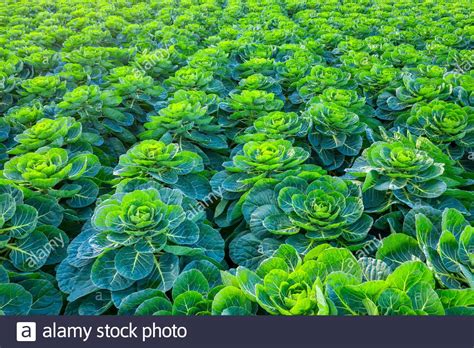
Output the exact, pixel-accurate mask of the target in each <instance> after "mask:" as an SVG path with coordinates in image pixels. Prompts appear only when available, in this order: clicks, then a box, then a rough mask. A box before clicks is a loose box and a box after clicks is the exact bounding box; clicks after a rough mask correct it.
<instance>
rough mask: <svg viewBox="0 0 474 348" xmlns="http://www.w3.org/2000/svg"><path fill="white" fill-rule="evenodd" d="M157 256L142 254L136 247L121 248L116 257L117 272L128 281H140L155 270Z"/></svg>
mask: <svg viewBox="0 0 474 348" xmlns="http://www.w3.org/2000/svg"><path fill="white" fill-rule="evenodd" d="M154 262H155V256H154V255H153V254H152V253H141V252H139V251H137V250H136V249H135V248H134V247H131V246H127V247H124V248H121V249H120V250H119V251H118V252H117V254H116V255H115V267H116V268H117V272H118V273H119V274H120V275H121V276H123V277H125V278H128V279H132V280H140V279H143V278H145V277H146V276H147V275H149V274H150V273H151V271H152V270H153V266H154Z"/></svg>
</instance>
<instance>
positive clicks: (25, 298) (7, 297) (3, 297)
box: [0, 284, 33, 315]
mask: <svg viewBox="0 0 474 348" xmlns="http://www.w3.org/2000/svg"><path fill="white" fill-rule="evenodd" d="M32 303H33V296H31V294H30V293H29V292H28V291H26V290H25V288H23V287H22V286H21V285H19V284H0V310H1V311H2V312H3V313H4V314H6V315H27V314H28V313H29V312H30V309H31V305H32Z"/></svg>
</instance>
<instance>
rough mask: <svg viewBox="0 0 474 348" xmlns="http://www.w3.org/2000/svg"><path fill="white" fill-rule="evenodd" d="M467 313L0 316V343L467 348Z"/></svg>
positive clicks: (66, 347) (4, 347) (10, 347)
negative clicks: (438, 315) (380, 315)
mask: <svg viewBox="0 0 474 348" xmlns="http://www.w3.org/2000/svg"><path fill="white" fill-rule="evenodd" d="M473 324H474V318H472V317H290V318H287V317H270V316H268V317H267V316H263V317H128V316H101V317H76V316H74V317H73V316H61V317H59V316H49V317H46V316H27V317H2V318H0V334H1V335H0V347H1V348H15V347H51V348H54V347H60V348H74V347H113V348H121V347H127V348H136V347H152V346H153V347H203V348H204V347H206V348H209V347H216V348H217V347H232V348H233V347H235V348H237V347H239V348H240V347H242V348H243V347H245V348H247V347H272V348H275V347H288V348H294V347H301V348H305V347H312V348H313V347H324V348H326V347H330V348H333V347H334V348H342V347H351V348H354V347H357V348H359V347H360V348H362V347H364V348H385V347H387V348H423V347H426V348H428V347H430V348H472V347H473V346H474V339H473V332H474V330H473V329H474V325H473Z"/></svg>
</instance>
